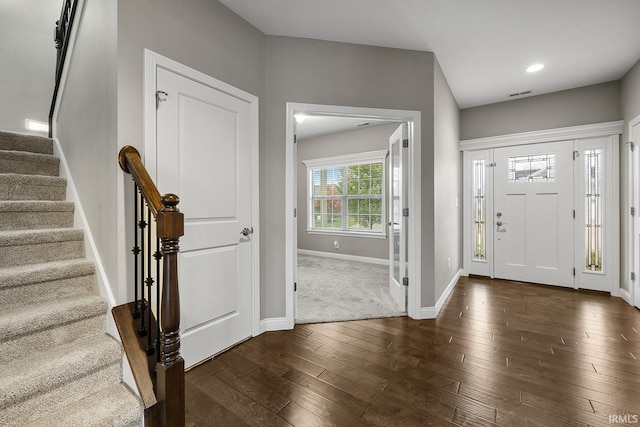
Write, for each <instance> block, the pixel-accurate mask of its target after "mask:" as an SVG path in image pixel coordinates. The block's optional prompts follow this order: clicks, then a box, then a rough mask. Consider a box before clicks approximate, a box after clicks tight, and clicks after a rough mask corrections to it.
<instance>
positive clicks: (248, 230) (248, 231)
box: [240, 227, 253, 237]
mask: <svg viewBox="0 0 640 427" xmlns="http://www.w3.org/2000/svg"><path fill="white" fill-rule="evenodd" d="M240 234H242V235H243V236H245V237H246V236H248V235H249V234H253V227H251V228H247V227H245V228H243V229H242V231H241V232H240Z"/></svg>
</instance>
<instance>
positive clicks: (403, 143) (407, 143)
mask: <svg viewBox="0 0 640 427" xmlns="http://www.w3.org/2000/svg"><path fill="white" fill-rule="evenodd" d="M402 148H409V140H408V139H403V140H402Z"/></svg>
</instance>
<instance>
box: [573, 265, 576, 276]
mask: <svg viewBox="0 0 640 427" xmlns="http://www.w3.org/2000/svg"><path fill="white" fill-rule="evenodd" d="M573 277H576V268H575V267H573Z"/></svg>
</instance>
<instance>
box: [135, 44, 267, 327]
mask: <svg viewBox="0 0 640 427" xmlns="http://www.w3.org/2000/svg"><path fill="white" fill-rule="evenodd" d="M158 68H163V69H165V70H168V71H171V72H173V73H176V74H179V75H181V76H184V77H186V78H188V79H190V80H193V81H195V82H198V83H200V84H203V85H205V86H208V87H210V88H213V89H215V90H217V91H220V92H224V93H226V94H228V95H230V96H233V97H235V98H238V99H240V100H242V101H245V102H247V103H249V104H250V105H251V120H252V122H253V123H254V126H252V129H251V168H252V171H253V174H252V180H251V191H252V193H253V194H252V200H251V203H252V209H251V210H252V212H251V222H252V226H253V229H254V233H253V235H252V237H251V268H252V277H251V282H252V284H251V285H252V286H251V293H252V297H251V300H252V311H253V313H252V329H253V334H254V335H257V334H259V333H260V322H261V321H260V171H259V167H260V135H259V128H260V126H259V123H260V121H259V105H258V102H259V100H258V97H257V96H255V95H252V94H250V93H249V92H245V91H243V90H242V89H238V88H236V87H235V86H231V85H230V84H228V83H225V82H223V81H220V80H218V79H216V78H214V77H211V76H209V75H207V74H204V73H202V72H200V71H198V70H195V69H193V68H191V67H189V66H187V65H184V64H181V63H179V62H176V61H174V60H172V59H170V58H167V57H166V56H162V55H160V54H158V53H156V52H153V51H152V50H149V49H145V50H144V83H143V84H144V101H143V103H144V150H141V152H143V153H144V163H145V167H146V168H147V170H148V171H149V175H151V177H152V179H153V180H154V181H155V182H157V181H158V165H157V150H156V140H157V138H156V104H155V103H156V101H155V99H156V98H155V96H156V85H157V77H156V75H157V73H156V70H157V69H158Z"/></svg>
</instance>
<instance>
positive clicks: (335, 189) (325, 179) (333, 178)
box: [313, 168, 343, 196]
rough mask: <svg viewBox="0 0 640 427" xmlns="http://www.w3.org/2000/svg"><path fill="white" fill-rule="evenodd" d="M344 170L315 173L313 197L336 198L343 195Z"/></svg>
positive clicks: (325, 170) (321, 170)
mask: <svg viewBox="0 0 640 427" xmlns="http://www.w3.org/2000/svg"><path fill="white" fill-rule="evenodd" d="M342 171H343V169H342V168H329V169H316V170H314V171H313V195H314V196H335V195H341V194H342Z"/></svg>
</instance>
